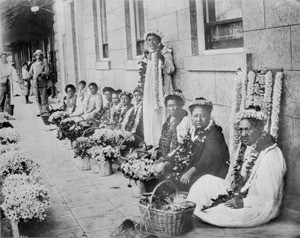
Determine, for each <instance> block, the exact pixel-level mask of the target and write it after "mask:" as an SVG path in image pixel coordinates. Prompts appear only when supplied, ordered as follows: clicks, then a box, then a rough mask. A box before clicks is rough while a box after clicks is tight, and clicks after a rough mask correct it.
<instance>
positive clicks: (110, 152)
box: [88, 145, 118, 164]
mask: <svg viewBox="0 0 300 238" xmlns="http://www.w3.org/2000/svg"><path fill="white" fill-rule="evenodd" d="M88 153H89V155H90V156H91V158H93V159H96V160H97V161H98V162H100V163H102V164H104V163H105V161H107V160H109V161H111V162H113V161H114V160H115V159H117V158H118V153H117V151H116V150H115V149H114V148H113V147H112V146H110V145H108V146H104V147H103V146H94V147H92V148H91V149H89V151H88Z"/></svg>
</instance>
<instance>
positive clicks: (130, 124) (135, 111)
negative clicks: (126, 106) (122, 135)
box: [121, 102, 143, 133]
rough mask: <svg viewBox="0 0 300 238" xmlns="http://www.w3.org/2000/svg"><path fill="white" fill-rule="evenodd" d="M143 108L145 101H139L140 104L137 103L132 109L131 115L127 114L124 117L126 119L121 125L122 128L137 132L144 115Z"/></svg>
mask: <svg viewBox="0 0 300 238" xmlns="http://www.w3.org/2000/svg"><path fill="white" fill-rule="evenodd" d="M142 108H143V102H139V104H137V105H135V106H134V107H133V108H132V109H131V111H130V113H129V115H127V116H126V117H125V118H124V121H123V123H122V126H121V129H122V130H126V131H130V132H132V133H135V132H136V128H137V127H138V125H139V123H140V121H141V118H142V116H143V113H142Z"/></svg>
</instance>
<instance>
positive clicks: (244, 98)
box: [239, 75, 248, 110]
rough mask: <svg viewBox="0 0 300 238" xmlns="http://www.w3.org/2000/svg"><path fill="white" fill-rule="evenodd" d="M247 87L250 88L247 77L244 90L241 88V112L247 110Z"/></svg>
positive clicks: (243, 86) (244, 80) (243, 84)
mask: <svg viewBox="0 0 300 238" xmlns="http://www.w3.org/2000/svg"><path fill="white" fill-rule="evenodd" d="M247 87H248V79H247V77H246V75H245V77H244V78H243V80H242V88H241V94H242V99H241V105H240V108H239V110H244V109H245V103H246V97H247Z"/></svg>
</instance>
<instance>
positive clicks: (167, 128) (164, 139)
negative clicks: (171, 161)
mask: <svg viewBox="0 0 300 238" xmlns="http://www.w3.org/2000/svg"><path fill="white" fill-rule="evenodd" d="M164 103H165V107H166V109H167V112H168V117H167V119H166V121H165V123H164V124H163V126H162V131H161V137H160V139H159V144H158V146H159V148H158V151H157V152H158V154H157V155H158V156H159V157H161V156H166V155H168V154H169V153H170V152H172V151H173V150H175V149H176V148H177V147H178V141H177V126H178V125H179V124H180V122H181V121H182V119H183V118H184V117H186V116H187V115H188V113H187V111H185V110H183V109H182V107H183V106H184V98H183V95H182V92H181V91H180V90H176V91H173V92H169V93H167V94H166V96H165V100H164Z"/></svg>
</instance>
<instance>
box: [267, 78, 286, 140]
mask: <svg viewBox="0 0 300 238" xmlns="http://www.w3.org/2000/svg"><path fill="white" fill-rule="evenodd" d="M282 78H283V73H282V72H278V73H277V74H276V78H275V83H274V92H273V107H272V116H271V127H270V134H271V135H272V136H273V137H274V138H275V139H277V137H278V134H277V132H278V122H279V111H280V101H281V90H282Z"/></svg>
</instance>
